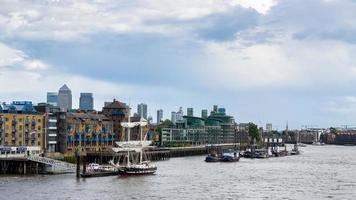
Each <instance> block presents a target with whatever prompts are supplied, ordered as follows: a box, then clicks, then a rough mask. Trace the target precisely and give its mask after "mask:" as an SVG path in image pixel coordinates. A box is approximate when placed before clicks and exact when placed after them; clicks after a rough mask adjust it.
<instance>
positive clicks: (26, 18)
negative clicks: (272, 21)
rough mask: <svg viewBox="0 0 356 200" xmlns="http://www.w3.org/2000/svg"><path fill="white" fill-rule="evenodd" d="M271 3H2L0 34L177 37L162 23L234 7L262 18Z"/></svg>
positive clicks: (55, 37)
mask: <svg viewBox="0 0 356 200" xmlns="http://www.w3.org/2000/svg"><path fill="white" fill-rule="evenodd" d="M275 4H276V0H258V1H257V0H252V1H251V0H249V1H246V0H228V1H215V0H183V1H155V0H147V1H121V2H119V3H118V1H116V0H105V1H90V2H89V1H85V0H75V1H74V0H68V1H39V0H38V1H31V2H23V1H5V2H3V3H2V6H1V7H0V28H1V30H0V33H2V35H3V36H2V37H22V38H30V39H38V40H59V41H63V40H64V41H66V40H67V41H76V40H85V39H87V37H88V36H90V35H91V34H94V33H100V32H104V33H161V34H176V31H177V27H176V25H175V24H170V23H168V22H165V19H176V20H192V19H197V18H202V17H205V16H208V15H211V14H214V13H223V12H226V11H229V10H231V9H232V8H234V7H236V6H242V7H245V8H250V9H255V10H256V11H257V12H260V13H262V14H266V13H267V12H268V11H269V10H270V8H271V7H272V6H274V5H275ZM151 20H157V21H160V24H152V23H150V21H151ZM179 31H183V30H182V29H181V30H179ZM185 31H189V30H185Z"/></svg>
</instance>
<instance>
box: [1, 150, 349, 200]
mask: <svg viewBox="0 0 356 200" xmlns="http://www.w3.org/2000/svg"><path fill="white" fill-rule="evenodd" d="M302 151H303V153H302V154H301V155H299V156H287V157H281V158H270V159H263V160H257V159H252V160H251V159H241V161H240V162H238V163H205V162H204V161H203V160H204V156H190V157H180V158H172V159H170V160H168V161H164V162H156V164H157V166H158V171H157V174H156V175H152V176H143V177H124V178H123V177H118V176H113V177H102V178H94V179H76V178H74V176H73V175H69V174H67V175H56V176H46V175H45V176H44V175H36V176H1V178H0V193H1V194H2V196H3V197H4V196H8V197H11V198H10V199H21V200H27V199H38V200H42V199H43V200H44V199H68V200H72V199H73V200H75V199H87V200H89V199H90V200H91V199H104V200H106V199H292V200H293V199H302V200H305V199H343V200H344V199H346V200H347V199H350V200H351V199H354V197H355V196H356V191H355V188H356V180H355V179H354V177H355V176H356V172H355V169H356V157H355V156H354V155H355V153H356V148H355V147H344V146H329V145H325V146H308V147H306V148H303V149H302Z"/></svg>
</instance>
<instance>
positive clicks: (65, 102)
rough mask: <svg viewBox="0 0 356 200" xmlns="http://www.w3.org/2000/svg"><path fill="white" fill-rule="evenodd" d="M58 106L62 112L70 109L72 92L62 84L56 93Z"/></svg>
mask: <svg viewBox="0 0 356 200" xmlns="http://www.w3.org/2000/svg"><path fill="white" fill-rule="evenodd" d="M58 106H59V107H60V109H61V110H62V111H68V110H71V109H72V91H71V90H70V89H69V88H68V86H67V85H66V84H64V85H63V86H62V87H61V88H60V89H59V91H58Z"/></svg>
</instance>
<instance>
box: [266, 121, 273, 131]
mask: <svg viewBox="0 0 356 200" xmlns="http://www.w3.org/2000/svg"><path fill="white" fill-rule="evenodd" d="M266 131H267V132H269V133H270V132H272V123H267V124H266Z"/></svg>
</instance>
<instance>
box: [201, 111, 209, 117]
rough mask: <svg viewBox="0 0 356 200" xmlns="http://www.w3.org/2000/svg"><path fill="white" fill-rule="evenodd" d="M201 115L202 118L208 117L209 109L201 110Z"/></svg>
mask: <svg viewBox="0 0 356 200" xmlns="http://www.w3.org/2000/svg"><path fill="white" fill-rule="evenodd" d="M201 117H202V118H208V110H206V109H204V110H202V111H201Z"/></svg>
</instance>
